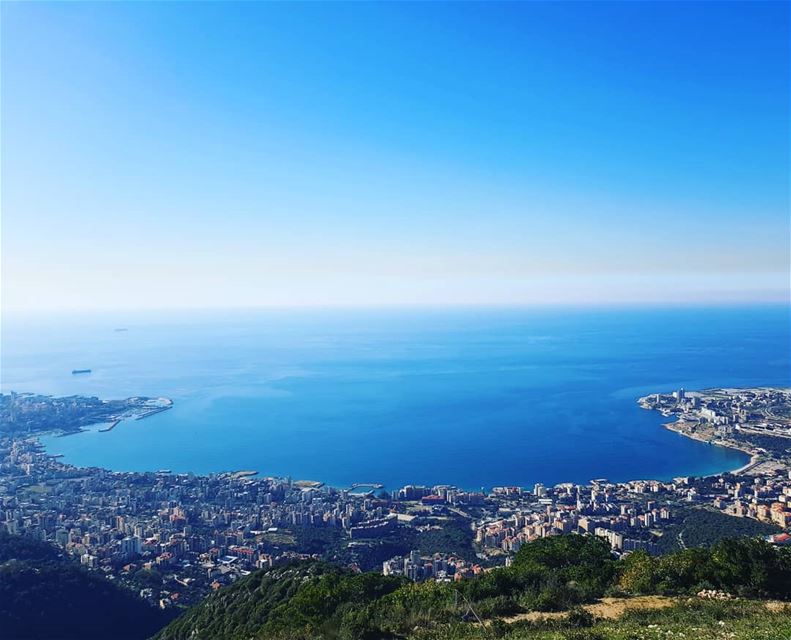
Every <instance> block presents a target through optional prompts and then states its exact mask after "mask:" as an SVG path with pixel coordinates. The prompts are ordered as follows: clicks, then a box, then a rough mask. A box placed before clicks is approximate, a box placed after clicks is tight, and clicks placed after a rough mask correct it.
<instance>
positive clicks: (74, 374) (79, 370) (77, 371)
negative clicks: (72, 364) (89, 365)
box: [71, 369, 91, 376]
mask: <svg viewBox="0 0 791 640" xmlns="http://www.w3.org/2000/svg"><path fill="white" fill-rule="evenodd" d="M90 372H91V370H90V369H72V370H71V375H73V376H76V375H78V374H80V373H90Z"/></svg>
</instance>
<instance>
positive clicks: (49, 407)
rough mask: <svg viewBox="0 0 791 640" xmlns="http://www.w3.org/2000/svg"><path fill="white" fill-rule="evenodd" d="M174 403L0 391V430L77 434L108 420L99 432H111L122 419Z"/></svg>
mask: <svg viewBox="0 0 791 640" xmlns="http://www.w3.org/2000/svg"><path fill="white" fill-rule="evenodd" d="M172 406H173V401H172V400H171V399H170V398H146V397H141V396H135V397H132V398H126V399H124V400H100V399H99V398H96V397H87V396H66V397H63V398H56V397H53V396H44V395H36V394H32V393H15V392H13V391H12V392H11V393H4V394H0V433H5V434H9V435H33V434H41V433H44V432H48V431H51V432H57V433H60V434H61V435H67V434H71V433H79V432H80V431H83V430H84V429H85V427H89V426H91V425H96V424H105V423H109V426H108V427H106V428H104V429H100V431H103V432H106V431H111V430H112V429H113V428H115V427H116V426H117V425H118V423H119V422H121V421H122V420H127V419H132V420H140V419H142V418H147V417H148V416H151V415H154V414H155V413H159V412H160V411H166V410H167V409H170V408H171V407H172Z"/></svg>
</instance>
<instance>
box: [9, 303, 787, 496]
mask: <svg viewBox="0 0 791 640" xmlns="http://www.w3.org/2000/svg"><path fill="white" fill-rule="evenodd" d="M790 318H791V314H790V313H789V307H788V306H783V305H775V306H760V307H744V306H742V307H679V308H660V307H644V308H596V309H590V308H587V309H576V308H539V309H525V308H472V307H467V308H412V309H386V310H384V309H379V310H372V309H344V310H337V309H336V310H321V309H303V310H267V311H227V312H217V311H214V312H207V311H190V312H187V311H179V312H169V313H164V312H160V313H142V312H140V313H117V312H116V313H96V314H93V315H86V314H83V315H76V314H60V315H58V314H48V315H26V316H12V315H10V314H4V316H3V324H2V356H1V358H2V359H1V361H0V364H1V366H2V380H1V383H2V390H3V392H9V391H11V390H14V391H17V392H32V393H40V394H53V395H72V394H81V395H90V396H98V397H101V398H107V399H110V398H124V397H128V396H152V397H158V396H166V397H169V398H171V399H172V400H173V402H174V405H173V408H172V409H170V410H168V411H164V412H162V413H159V414H157V415H154V416H151V417H148V418H145V419H143V420H137V421H130V420H127V421H124V422H122V423H120V424H119V425H118V426H117V427H116V428H115V429H113V430H112V431H109V432H105V433H100V432H99V431H98V427H94V428H91V429H89V430H87V431H85V432H83V433H79V434H75V435H69V436H65V437H58V436H55V435H48V436H45V437H43V438H42V443H43V444H44V445H45V447H46V449H47V451H48V452H49V453H52V454H60V455H62V460H63V461H65V462H67V463H71V464H74V465H80V466H97V467H104V468H108V469H112V470H117V471H154V470H161V469H169V470H171V471H172V472H173V473H187V472H191V473H196V474H207V473H214V472H222V471H236V470H253V471H258V472H259V473H260V474H261V475H264V476H282V477H291V478H292V479H295V480H297V479H307V480H317V481H322V482H325V483H327V484H330V485H332V486H337V487H348V486H351V485H352V484H353V483H382V484H384V485H385V486H386V487H387V488H389V489H393V488H397V487H400V486H403V485H405V484H425V485H436V484H451V485H456V486H459V487H462V488H465V489H478V488H481V487H484V488H490V487H492V486H502V485H506V486H513V485H519V486H531V485H532V484H533V483H537V482H541V483H544V484H556V483H560V482H575V483H583V482H588V481H590V480H591V479H594V478H607V479H609V480H612V481H625V480H631V479H647V478H656V479H669V478H673V477H677V476H683V475H705V474H713V473H718V472H721V471H725V470H731V469H734V468H736V467H739V466H741V465H743V464H744V463H745V462H746V461H747V458H746V456H745V455H744V454H743V453H740V452H738V451H733V450H729V449H724V448H721V447H717V446H712V445H708V444H704V443H700V442H695V441H692V440H690V439H688V438H685V437H683V436H681V435H678V434H676V433H674V432H672V431H669V430H667V429H665V428H663V427H662V424H663V422H666V421H667V419H665V418H663V417H662V416H661V415H659V414H658V413H655V412H650V411H646V410H643V409H641V408H640V407H639V406H638V405H637V399H638V398H639V397H640V396H643V395H646V394H649V393H655V392H669V391H673V390H675V389H679V388H685V389H688V390H694V389H703V388H708V387H743V386H760V385H782V386H789V385H791V344H790V342H791V320H790ZM73 369H91V373H90V374H83V375H73V374H72V370H73Z"/></svg>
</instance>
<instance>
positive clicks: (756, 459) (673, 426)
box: [662, 419, 764, 478]
mask: <svg viewBox="0 0 791 640" xmlns="http://www.w3.org/2000/svg"><path fill="white" fill-rule="evenodd" d="M682 424H684V422H683V421H682V420H681V419H678V420H676V421H675V422H666V423H664V424H663V425H662V426H663V427H664V428H665V429H668V430H669V431H672V432H674V433H677V434H679V435H682V436H684V437H685V438H689V439H690V440H695V441H696V442H703V443H705V444H709V445H712V446H714V447H722V448H723V449H731V450H733V451H740V452H741V453H745V454H747V455H748V456H750V460H749V461H748V462H746V463H745V464H743V465H742V466H740V467H737V468H736V469H733V470H725V471H720V472H719V473H710V474H708V475H706V476H704V477H706V478H713V477H716V476H719V475H722V474H723V473H732V474H733V475H739V474H740V473H744V472H746V471H748V470H749V469H751V468H752V467H754V466H756V465H758V464H760V463H761V462H764V460H763V456H762V455H761V454H760V453H759V452H758V451H755V450H753V449H750V448H748V447H746V446H744V445H740V444H737V443H735V442H733V443H732V442H724V441H722V440H709V439H707V438H704V437H701V436H696V435H695V434H694V433H688V432H687V431H685V430H684V429H682V428H681V427H680V426H679V425H682Z"/></svg>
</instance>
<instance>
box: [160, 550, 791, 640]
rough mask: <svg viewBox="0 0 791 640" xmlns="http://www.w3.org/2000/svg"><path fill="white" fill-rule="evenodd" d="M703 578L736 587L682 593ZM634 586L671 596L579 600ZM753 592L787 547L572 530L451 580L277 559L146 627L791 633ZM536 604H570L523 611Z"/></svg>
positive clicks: (177, 630) (281, 632)
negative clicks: (718, 596)
mask: <svg viewBox="0 0 791 640" xmlns="http://www.w3.org/2000/svg"><path fill="white" fill-rule="evenodd" d="M704 588H706V589H718V590H721V591H724V592H728V593H729V594H733V595H734V596H740V597H739V599H738V600H728V601H723V602H719V601H714V602H707V601H703V600H701V599H700V598H696V597H692V596H693V594H695V593H697V592H698V591H700V590H701V589H704ZM639 594H643V595H645V594H662V595H664V596H666V597H667V602H666V603H665V604H667V605H669V606H666V607H665V608H663V609H661V610H655V611H648V612H627V613H626V614H624V615H623V616H622V617H621V618H619V619H617V620H609V621H596V620H595V619H594V618H593V615H592V613H591V611H588V610H586V609H584V608H583V607H584V606H586V605H587V604H588V603H593V602H595V601H597V600H598V599H600V598H602V597H603V596H605V595H611V596H612V595H615V596H618V597H619V600H620V599H623V598H624V597H628V596H636V595H639ZM759 598H762V599H767V598H775V599H782V600H787V599H789V598H791V553H790V552H789V551H787V550H777V549H774V548H772V547H770V546H769V545H767V544H765V543H763V542H762V541H760V540H748V539H742V540H726V541H722V542H720V543H717V544H716V545H714V546H713V547H712V549H710V550H708V549H687V550H683V551H680V552H677V553H674V554H671V555H668V556H664V557H661V558H651V557H650V556H648V555H647V554H644V553H640V552H636V553H634V554H632V555H631V556H629V557H628V558H627V559H625V560H621V561H616V560H612V559H611V557H610V552H609V548H608V547H607V545H606V544H605V543H603V542H602V541H601V540H598V539H596V538H592V537H581V536H575V535H571V536H560V537H555V538H546V539H542V540H538V541H536V542H533V543H530V544H528V545H525V546H523V547H522V549H520V551H519V552H518V554H517V556H516V558H515V560H514V563H513V565H512V566H511V567H508V568H501V569H495V570H492V571H490V572H487V573H485V574H483V575H481V576H480V577H478V578H476V579H473V580H466V581H462V582H459V583H423V584H414V583H408V582H406V581H404V580H403V579H401V578H388V577H384V576H381V575H378V574H373V573H367V574H353V573H351V572H349V571H346V570H342V569H338V568H335V567H332V566H329V565H325V564H322V563H296V564H292V565H288V566H283V567H277V568H275V569H271V570H269V571H263V572H258V573H255V574H253V575H251V576H248V577H247V578H244V579H242V580H240V581H239V582H237V583H236V584H234V585H233V586H231V587H229V588H226V589H222V590H220V591H219V592H217V593H215V594H213V595H212V596H210V597H209V598H207V599H206V600H205V601H204V602H203V603H201V604H200V605H198V606H196V607H194V608H193V609H191V610H190V611H188V612H187V613H186V614H184V615H183V616H182V617H181V618H179V619H178V620H176V621H174V622H173V623H172V624H170V625H169V626H168V627H166V628H165V629H163V630H162V631H161V632H160V633H159V634H158V635H157V636H156V637H157V640H187V639H191V640H200V639H216V638H222V639H228V640H233V639H237V638H238V639H240V640H241V639H245V640H247V639H252V638H260V639H264V638H266V639H270V638H272V639H278V638H280V639H289V640H298V639H299V640H307V639H312V638H338V639H349V640H351V639H354V638H369V639H373V638H413V639H415V640H418V639H424V638H425V639H429V638H431V639H434V638H436V639H437V640H438V639H439V638H443V639H454V638H458V639H461V638H490V637H508V638H514V639H516V638H526V639H527V638H540V639H542V640H543V639H547V640H548V639H549V638H554V639H561V638H580V639H581V638H583V637H584V638H589V639H595V638H603V639H609V638H612V639H620V638H623V639H625V638H643V637H645V638H655V637H656V638H658V637H660V636H659V635H657V634H653V630H654V629H671V630H672V629H676V630H678V631H683V630H684V629H688V628H689V627H690V625H692V626H696V628H697V632H696V637H697V638H698V640H702V639H704V638H708V637H711V638H715V637H716V638H719V637H721V636H719V635H717V634H718V633H720V632H721V631H722V629H723V626H724V625H725V626H727V627H728V628H729V629H732V630H734V631H733V633H734V634H736V635H734V636H733V638H744V639H745V640H746V639H747V638H750V639H753V638H766V639H767V640H769V639H770V638H777V637H782V636H781V635H779V634H781V633H785V632H788V633H791V619H789V616H788V615H787V613H784V612H783V611H780V610H778V608H777V607H775V610H769V609H767V608H766V606H765V603H764V602H759V601H756V599H759ZM665 604H663V606H665ZM537 611H547V612H552V611H566V612H569V611H570V613H566V614H558V615H550V616H543V617H538V618H531V617H530V616H528V615H526V614H528V613H529V612H537ZM592 611H593V612H594V613H596V614H597V615H600V609H595V608H594V609H592ZM652 621H653V622H652ZM649 625H655V626H654V627H649ZM582 629H584V634H585V635H580V634H583V631H581V630H582ZM740 629H741V630H740ZM640 630H642V631H640ZM643 632H645V634H648V635H645V634H644V633H643ZM641 634H642V635H641ZM652 634H653V635H652ZM739 634H741V635H739ZM750 634H752V635H750ZM661 637H666V636H661Z"/></svg>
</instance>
